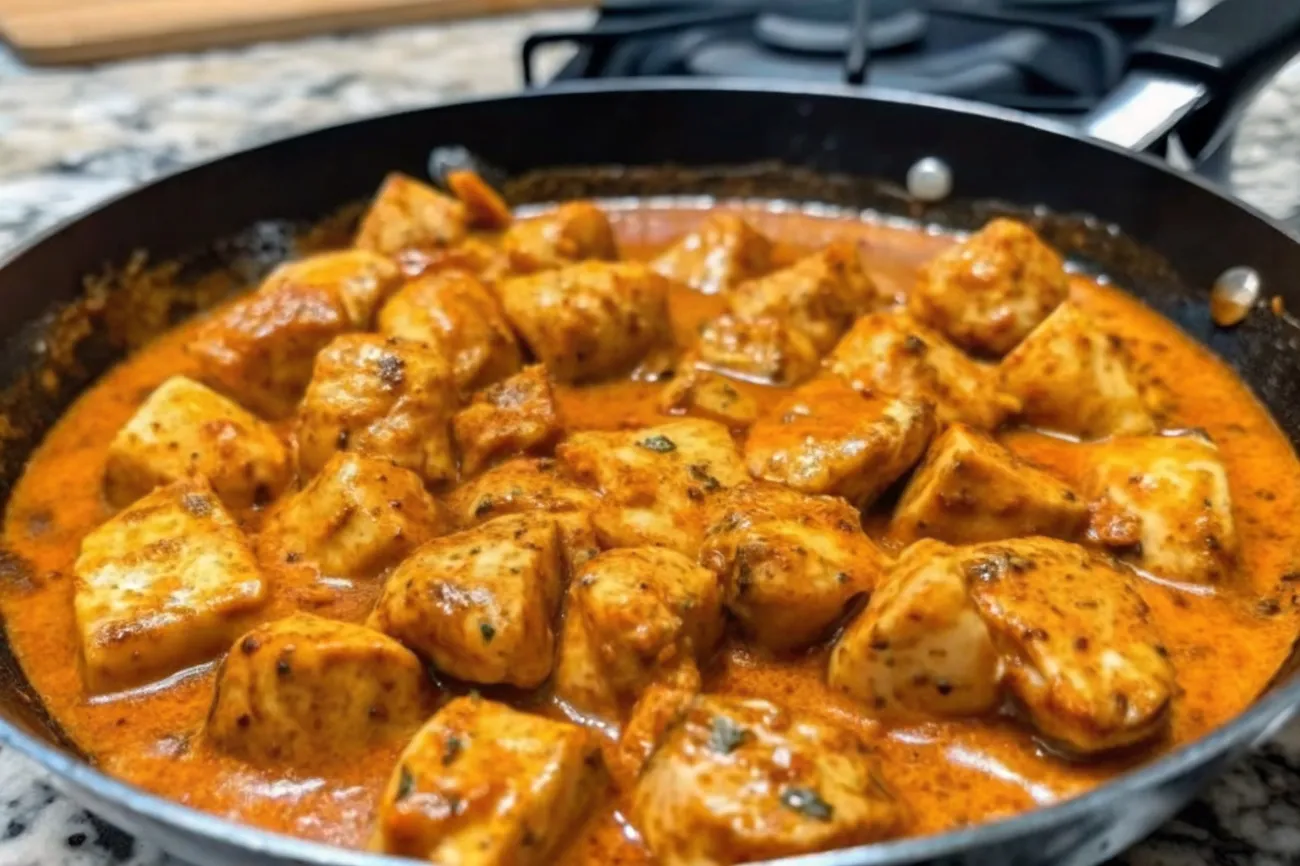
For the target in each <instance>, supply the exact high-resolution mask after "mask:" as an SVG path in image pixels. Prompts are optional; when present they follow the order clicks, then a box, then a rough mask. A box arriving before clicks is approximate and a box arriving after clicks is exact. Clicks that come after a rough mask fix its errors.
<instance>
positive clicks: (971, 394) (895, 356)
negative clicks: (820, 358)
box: [827, 310, 1020, 430]
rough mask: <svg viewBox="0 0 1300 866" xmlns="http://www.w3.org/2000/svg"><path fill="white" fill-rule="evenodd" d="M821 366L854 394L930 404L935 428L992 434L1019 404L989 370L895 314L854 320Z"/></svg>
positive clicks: (900, 312) (911, 321)
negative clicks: (959, 426)
mask: <svg viewBox="0 0 1300 866" xmlns="http://www.w3.org/2000/svg"><path fill="white" fill-rule="evenodd" d="M827 364H828V366H829V367H830V369H831V371H832V372H834V373H835V374H836V375H838V376H841V377H842V378H844V379H845V380H846V381H847V382H848V383H849V384H850V385H852V386H853V387H855V388H857V389H858V390H859V391H864V392H868V393H874V394H881V395H887V396H891V397H907V398H910V399H913V400H928V401H930V402H931V403H933V404H934V409H935V417H936V418H938V420H939V423H940V424H951V423H953V422H962V423H965V424H970V425H971V426H972V427H978V428H980V429H982V430H992V429H994V428H995V427H997V426H998V425H999V424H1001V423H1002V420H1003V419H1004V418H1006V416H1007V415H1008V414H1009V413H1011V412H1014V411H1015V410H1016V409H1018V408H1019V406H1020V404H1019V403H1018V402H1017V401H1016V400H1015V399H1014V398H1013V397H1010V396H1009V395H1007V394H1004V393H1003V392H1002V391H1001V390H1000V388H999V386H998V378H997V370H996V369H995V368H992V367H988V366H986V365H984V364H980V363H977V362H975V361H972V360H971V359H970V358H968V357H966V356H965V355H964V354H962V352H961V350H960V349H957V348H956V347H954V346H953V345H952V344H951V343H949V342H948V341H947V340H946V339H944V337H943V336H942V335H940V334H938V333H936V332H934V331H932V330H930V329H929V328H926V327H924V326H923V325H921V324H919V323H918V322H916V321H914V320H913V319H912V318H911V317H910V316H908V315H907V314H906V313H904V312H902V311H899V310H893V311H889V312H882V313H872V314H871V315H869V316H863V317H862V318H861V319H858V321H857V322H856V323H855V324H854V325H853V329H852V330H850V331H849V332H848V333H847V334H846V335H845V336H844V339H842V340H840V342H839V344H838V345H837V346H836V347H835V350H834V351H833V352H831V354H830V357H829V358H828V359H827Z"/></svg>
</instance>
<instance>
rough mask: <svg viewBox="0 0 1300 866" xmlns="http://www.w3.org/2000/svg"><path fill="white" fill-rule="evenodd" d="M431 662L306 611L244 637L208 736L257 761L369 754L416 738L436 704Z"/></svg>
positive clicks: (220, 679) (221, 676)
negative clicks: (428, 664) (372, 749)
mask: <svg viewBox="0 0 1300 866" xmlns="http://www.w3.org/2000/svg"><path fill="white" fill-rule="evenodd" d="M427 683H428V680H427V679H426V677H425V674H424V666H423V665H422V664H421V663H420V660H419V659H418V658H416V657H415V654H414V653H412V652H411V651H410V650H408V649H407V648H406V647H404V646H402V645H401V644H399V643H398V642H397V641H395V640H393V639H392V638H390V637H386V636H385V635H382V634H380V633H379V632H377V631H374V630H372V629H368V628H364V627H362V626H359V625H354V624H352V623H347V622H338V621H337V620H331V619H322V618H320V617H317V616H312V615H311V614H305V613H296V614H293V615H292V616H289V617H286V618H284V619H280V620H276V621H274V622H269V623H266V624H265V625H261V626H258V627H257V628H255V629H253V630H252V631H250V632H248V633H247V634H246V635H244V636H243V637H241V638H240V639H238V640H237V641H235V643H234V646H232V647H231V648H230V653H229V654H228V655H227V656H226V659H225V661H224V662H222V664H221V669H220V671H219V672H218V674H217V686H216V692H215V694H214V695H213V698H212V709H211V711H210V712H209V713H208V719H207V724H206V726H205V732H206V734H207V736H208V739H209V740H210V741H211V742H212V743H213V744H214V745H216V746H217V747H218V748H219V749H221V750H223V751H225V752H229V753H231V754H233V755H237V756H238V757H241V758H244V759H245V760H249V761H253V762H256V763H272V762H284V763H286V764H292V765H295V766H301V765H302V764H303V763H304V762H307V761H321V760H322V759H331V758H339V757H345V756H349V755H351V756H359V755H362V754H364V753H365V750H366V749H367V747H373V746H376V745H379V744H382V743H385V742H391V741H393V740H400V739H401V738H403V737H406V736H409V735H410V732H411V731H413V730H414V729H415V728H416V727H417V726H418V725H419V724H420V722H421V721H423V720H424V718H425V717H426V716H427V715H428V712H429V709H430V704H431V703H432V701H431V695H430V694H429V687H428V685H427Z"/></svg>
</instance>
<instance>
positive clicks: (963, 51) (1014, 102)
mask: <svg viewBox="0 0 1300 866" xmlns="http://www.w3.org/2000/svg"><path fill="white" fill-rule="evenodd" d="M1175 7H1176V0H944V2H922V0H607V2H606V3H604V5H603V6H602V7H601V14H600V16H599V18H598V20H597V23H596V24H595V26H593V27H592V28H590V29H588V30H577V31H548V32H542V33H537V34H534V35H533V36H531V37H530V38H529V39H528V40H527V41H526V42H525V45H524V51H523V62H524V80H525V83H526V84H529V85H532V84H534V83H536V79H535V74H534V58H535V56H536V54H537V52H538V51H539V50H540V49H541V48H542V47H543V46H546V45H553V44H556V43H568V44H571V45H573V46H574V47H575V48H576V49H577V53H576V55H575V57H574V58H573V59H572V60H571V61H570V62H569V63H568V65H566V66H565V67H564V69H563V70H561V72H560V73H559V75H558V76H557V77H558V78H560V79H572V78H622V77H641V76H666V75H672V76H706V77H713V76H733V77H734V76H740V77H751V78H780V79H784V80H795V81H809V82H829V81H848V82H849V83H863V82H864V81H867V80H869V81H870V83H872V84H876V85H880V86H882V87H889V88H892V89H899V90H908V91H916V92H924V93H933V94H942V95H948V96H957V97H962V98H966V99H976V100H980V101H984V102H990V103H993V104H997V105H1002V106H1005V107H1008V108H1016V109H1020V110H1026V111H1034V112H1039V113H1042V114H1048V115H1053V116H1061V117H1070V116H1074V115H1077V114H1080V113H1082V112H1085V111H1087V110H1088V109H1089V108H1091V107H1092V106H1093V105H1095V104H1096V102H1097V100H1098V99H1099V98H1100V97H1101V96H1102V95H1103V94H1105V93H1106V92H1107V91H1108V90H1109V89H1110V88H1111V87H1113V86H1114V85H1115V83H1116V82H1117V81H1118V79H1119V76H1120V74H1121V73H1122V70H1123V68H1124V62H1125V59H1126V57H1127V55H1128V52H1129V50H1130V49H1131V47H1132V46H1133V44H1134V43H1136V42H1137V41H1138V40H1139V39H1141V38H1142V37H1143V36H1145V35H1146V34H1147V33H1149V32H1151V31H1152V30H1154V29H1156V28H1157V27H1160V26H1163V25H1165V24H1167V23H1169V22H1170V21H1172V19H1173V15H1174V11H1175Z"/></svg>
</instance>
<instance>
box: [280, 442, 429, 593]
mask: <svg viewBox="0 0 1300 866" xmlns="http://www.w3.org/2000/svg"><path fill="white" fill-rule="evenodd" d="M449 523H450V521H449V520H448V518H447V516H446V514H445V513H444V512H443V510H442V507H441V506H439V505H438V503H437V501H436V500H434V498H433V497H432V496H430V495H429V494H428V493H426V492H425V490H424V484H423V483H422V482H421V481H420V476H418V475H416V474H415V473H414V472H410V471H408V470H406V469H402V468H401V467H399V466H394V465H393V464H392V463H389V462H388V461H387V460H382V459H378V458H374V457H363V456H361V455H360V454H344V453H339V454H335V455H334V456H333V457H331V458H330V459H329V461H328V462H327V463H326V464H325V466H324V468H323V469H321V471H320V473H319V474H318V475H317V476H316V477H315V478H313V479H312V480H311V482H310V483H309V484H308V485H307V486H306V487H304V488H303V489H302V490H301V491H299V492H297V493H295V494H293V495H292V496H289V497H286V498H285V499H284V500H282V501H281V502H280V503H279V504H278V505H277V506H276V507H275V510H274V511H273V512H272V513H271V515H270V516H269V517H268V518H267V520H266V523H265V524H264V525H263V526H262V532H261V534H260V536H259V537H258V552H259V554H260V555H261V556H262V559H263V560H264V561H267V560H269V561H274V562H299V561H303V562H306V563H309V564H311V565H312V566H314V567H316V568H317V569H319V570H320V572H321V573H322V574H324V575H328V576H331V577H348V578H361V577H373V576H375V575H377V574H379V573H380V572H381V571H383V570H384V569H386V568H388V567H390V566H392V565H396V564H397V563H398V562H400V561H401V560H402V559H404V558H405V557H406V556H407V554H409V553H410V552H411V551H413V550H415V548H417V547H419V546H420V545H421V544H423V543H424V542H426V541H428V540H429V539H431V538H434V537H436V536H438V535H440V534H441V533H442V532H444V531H445V530H446V529H447V527H448V525H449Z"/></svg>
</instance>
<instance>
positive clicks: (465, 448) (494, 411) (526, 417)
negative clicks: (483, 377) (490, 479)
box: [451, 364, 564, 475]
mask: <svg viewBox="0 0 1300 866" xmlns="http://www.w3.org/2000/svg"><path fill="white" fill-rule="evenodd" d="M451 429H452V433H453V434H454V435H455V438H456V447H457V449H458V450H459V451H460V471H461V474H462V475H477V474H478V473H479V472H480V471H481V470H483V469H484V468H486V467H487V466H490V465H491V464H493V463H495V462H497V461H498V460H500V459H502V458H503V457H512V456H514V455H517V454H541V453H545V452H547V451H550V450H551V449H552V448H554V446H555V443H556V442H557V441H559V439H560V437H561V436H562V435H563V434H564V421H563V420H562V419H561V418H560V408H559V406H558V405H557V404H556V402H555V393H554V391H553V389H552V387H551V377H550V376H549V375H548V374H547V372H546V368H545V367H543V366H542V365H541V364H534V365H533V366H531V367H525V368H524V370H523V372H520V373H517V374H515V375H514V376H511V377H510V378H509V379H506V380H505V381H504V382H500V383H498V384H496V385H493V386H491V387H490V388H487V389H485V390H483V391H480V392H478V393H477V394H475V395H474V398H473V400H471V401H470V404H469V405H468V406H466V407H465V408H464V409H462V410H460V411H459V412H457V413H456V416H455V417H454V418H452V421H451Z"/></svg>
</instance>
